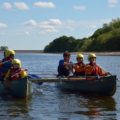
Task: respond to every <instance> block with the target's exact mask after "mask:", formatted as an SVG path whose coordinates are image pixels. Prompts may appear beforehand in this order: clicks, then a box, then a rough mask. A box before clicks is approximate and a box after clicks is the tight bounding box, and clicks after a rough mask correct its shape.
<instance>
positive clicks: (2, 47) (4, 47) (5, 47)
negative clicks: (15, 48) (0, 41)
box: [0, 46, 8, 51]
mask: <svg viewBox="0 0 120 120" xmlns="http://www.w3.org/2000/svg"><path fill="white" fill-rule="evenodd" d="M6 49H8V47H7V46H1V47H0V50H3V51H4V50H6Z"/></svg>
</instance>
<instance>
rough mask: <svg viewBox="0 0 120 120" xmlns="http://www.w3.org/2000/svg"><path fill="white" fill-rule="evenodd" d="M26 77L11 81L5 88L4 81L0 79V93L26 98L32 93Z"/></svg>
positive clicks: (29, 82)
mask: <svg viewBox="0 0 120 120" xmlns="http://www.w3.org/2000/svg"><path fill="white" fill-rule="evenodd" d="M31 84H32V83H31V81H29V80H28V78H27V77H26V78H23V79H19V80H13V81H11V84H10V88H9V89H8V88H6V87H5V85H4V83H3V82H2V81H0V95H3V96H5V95H10V96H12V97H16V98H26V97H29V96H31V94H32V85H31Z"/></svg>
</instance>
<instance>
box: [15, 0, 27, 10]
mask: <svg viewBox="0 0 120 120" xmlns="http://www.w3.org/2000/svg"><path fill="white" fill-rule="evenodd" d="M14 5H15V7H16V8H17V9H19V10H28V9H29V7H28V6H27V4H25V3H24V2H15V3H14Z"/></svg>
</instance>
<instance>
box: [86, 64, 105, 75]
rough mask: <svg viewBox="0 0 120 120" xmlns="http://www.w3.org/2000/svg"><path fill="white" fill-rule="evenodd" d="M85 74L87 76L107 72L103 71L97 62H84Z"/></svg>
mask: <svg viewBox="0 0 120 120" xmlns="http://www.w3.org/2000/svg"><path fill="white" fill-rule="evenodd" d="M85 74H86V75H89V76H96V75H99V76H105V75H107V73H106V72H105V71H103V70H102V68H101V67H100V66H98V65H97V64H91V63H89V64H86V66H85Z"/></svg>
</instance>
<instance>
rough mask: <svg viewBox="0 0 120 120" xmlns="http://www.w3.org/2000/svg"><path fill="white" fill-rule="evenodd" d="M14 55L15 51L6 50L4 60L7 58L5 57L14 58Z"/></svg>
mask: <svg viewBox="0 0 120 120" xmlns="http://www.w3.org/2000/svg"><path fill="white" fill-rule="evenodd" d="M14 55H15V51H14V50H11V49H6V50H5V51H4V58H7V57H10V58H12V59H13V58H14Z"/></svg>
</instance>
